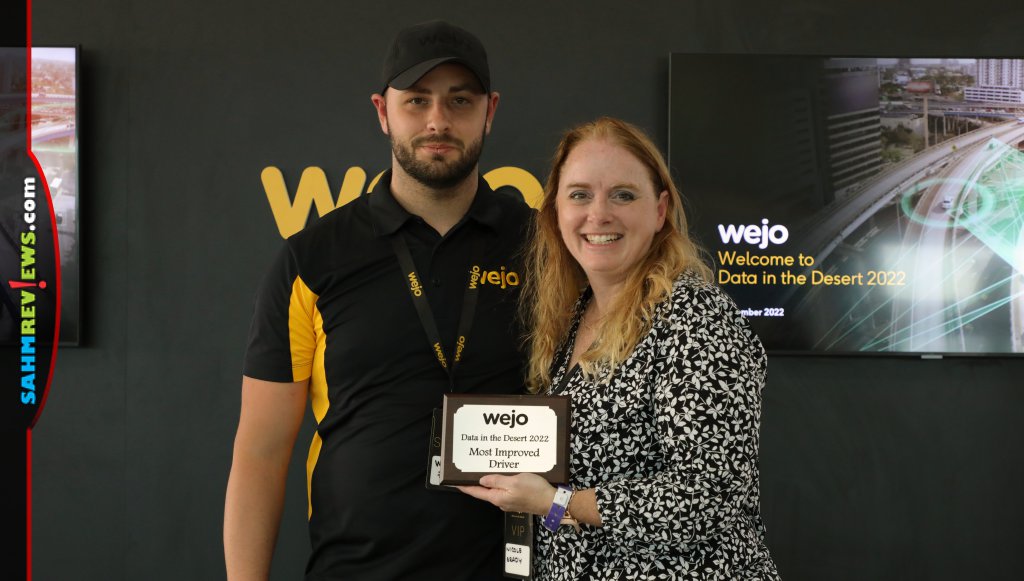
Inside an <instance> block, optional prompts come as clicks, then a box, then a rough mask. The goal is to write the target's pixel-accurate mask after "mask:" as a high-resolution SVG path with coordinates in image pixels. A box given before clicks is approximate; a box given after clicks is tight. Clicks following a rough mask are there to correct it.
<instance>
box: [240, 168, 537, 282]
mask: <svg viewBox="0 0 1024 581" xmlns="http://www.w3.org/2000/svg"><path fill="white" fill-rule="evenodd" d="M383 173H384V172H381V173H379V174H377V175H376V176H375V177H374V178H373V180H372V181H370V184H369V186H367V185H366V172H365V171H363V169H362V168H360V167H350V168H349V169H348V171H346V172H345V177H344V178H343V179H342V182H341V188H340V189H339V190H338V197H337V199H335V197H334V196H333V194H332V193H331V186H330V184H328V183H327V174H325V173H324V170H322V169H320V168H319V167H307V168H306V169H305V170H303V172H302V177H300V178H299V185H298V187H297V188H296V189H295V196H294V197H293V196H291V195H289V192H288V186H287V185H286V184H285V182H284V174H282V173H281V170H280V169H278V168H276V167H274V166H269V167H266V168H264V169H263V172H262V173H261V174H260V179H261V180H262V181H263V190H264V191H265V192H266V194H267V201H268V202H270V210H271V211H272V212H273V213H274V221H275V222H277V231H278V232H279V233H280V234H281V237H282V238H287V237H289V236H291V235H292V234H295V233H296V232H298V231H299V230H302V229H303V228H304V227H305V226H306V220H307V219H308V218H309V211H310V209H311V208H312V207H313V206H316V212H317V215H319V216H323V215H324V214H326V213H327V212H330V211H331V210H333V209H335V208H340V207H341V206H344V205H345V204H347V203H349V202H351V201H352V200H354V199H356V198H358V197H359V196H360V195H362V194H363V192H372V191H373V186H375V185H377V181H378V180H379V179H380V176H381V175H382V174H383ZM484 179H485V180H487V183H488V184H490V186H491V187H492V188H494V189H497V188H500V187H504V186H511V187H513V188H515V189H517V190H519V193H520V194H522V195H523V199H524V200H526V203H527V204H529V205H530V206H532V207H534V208H539V207H540V201H541V196H542V195H543V188H542V187H541V185H540V182H539V181H537V178H535V177H533V174H531V173H530V172H528V171H526V170H524V169H520V168H518V167H500V168H498V169H494V170H491V171H489V172H487V173H486V174H484ZM488 282H489V281H488ZM506 283H507V281H506ZM492 284H493V283H492ZM499 284H500V283H499Z"/></svg>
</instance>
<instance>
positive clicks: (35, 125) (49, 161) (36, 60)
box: [31, 46, 81, 345]
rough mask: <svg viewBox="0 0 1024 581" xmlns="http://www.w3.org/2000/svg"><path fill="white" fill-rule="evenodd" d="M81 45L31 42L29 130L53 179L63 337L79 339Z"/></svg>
mask: <svg viewBox="0 0 1024 581" xmlns="http://www.w3.org/2000/svg"><path fill="white" fill-rule="evenodd" d="M78 53H79V50H78V48H77V47H56V46H49V47H38V46H36V47H32V61H31V62H32V71H31V80H32V85H31V91H32V93H31V120H32V125H31V135H32V153H33V155H35V157H36V160H37V161H38V162H39V166H40V167H41V168H42V171H43V175H44V176H45V178H46V182H47V184H48V185H49V189H50V197H51V200H52V202H53V213H54V217H55V219H56V225H57V239H58V243H59V246H60V269H61V318H60V343H61V344H63V345H76V344H78V342H79V337H80V331H81V309H80V299H81V297H80V285H79V274H80V266H79V257H80V251H79V217H78V215H79V197H78V185H79V177H78V175H79V174H78V61H79V58H78V56H79V55H78Z"/></svg>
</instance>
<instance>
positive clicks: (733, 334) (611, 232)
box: [463, 118, 778, 580]
mask: <svg viewBox="0 0 1024 581" xmlns="http://www.w3.org/2000/svg"><path fill="white" fill-rule="evenodd" d="M537 219H538V223H537V228H536V231H535V234H534V240H533V247H532V249H531V264H530V273H529V274H530V276H528V277H527V279H526V280H527V283H526V284H527V285H528V286H527V288H526V289H525V290H526V297H525V302H524V306H525V307H524V308H525V309H526V310H527V312H528V316H529V318H530V321H531V323H532V329H533V331H532V333H531V335H530V337H529V341H528V343H529V348H530V369H529V375H530V378H529V379H530V386H531V390H532V391H535V392H544V393H551V394H568V395H569V396H571V398H572V407H573V418H572V428H571V432H572V436H571V437H572V442H571V445H570V446H571V450H570V463H571V466H570V468H571V473H572V476H571V482H570V484H571V487H572V489H573V491H572V494H571V497H570V499H569V502H568V510H567V513H568V514H569V517H568V518H567V519H566V521H565V522H569V523H571V524H572V525H574V526H561V527H557V529H556V530H555V531H549V530H547V529H546V528H544V527H540V526H538V527H536V531H537V538H536V542H535V558H534V570H535V578H537V579H556V580H567V579H680V578H685V579H777V578H778V573H777V571H776V568H775V565H774V563H773V562H772V559H771V556H770V554H769V552H768V548H767V546H766V544H765V540H764V525H763V524H762V521H761V516H760V511H759V490H758V432H759V427H760V414H761V390H762V388H763V386H764V378H765V353H764V349H763V348H762V346H761V343H760V341H759V340H758V338H757V337H756V336H755V334H754V333H753V331H751V329H750V328H749V326H748V325H747V322H746V321H745V319H743V317H742V316H740V314H739V311H738V310H737V308H736V306H735V304H734V303H733V302H732V301H731V300H730V299H729V298H728V297H727V296H726V295H725V294H724V293H723V292H722V291H720V290H719V289H718V288H717V287H715V286H714V285H713V284H712V283H711V282H709V279H710V278H711V276H710V271H709V269H708V267H707V266H706V265H705V264H704V263H703V262H702V261H701V258H700V251H699V249H698V248H697V247H696V245H695V244H694V243H693V242H692V241H691V240H690V239H689V237H688V235H687V225H686V219H685V216H684V214H683V211H682V207H681V203H680V198H679V192H678V191H677V190H676V187H675V185H674V184H673V183H672V180H671V177H670V176H669V172H668V168H667V167H666V164H665V161H664V159H663V158H662V156H661V154H660V153H659V152H658V150H657V148H656V147H655V146H654V144H653V143H652V142H651V141H650V139H649V138H647V137H646V136H645V135H644V134H643V133H642V132H641V131H640V130H639V129H637V128H636V127H634V126H632V125H630V124H628V123H625V122H623V121H619V120H616V119H610V118H601V119H598V120H596V121H594V122H592V123H587V124H584V125H581V126H578V127H576V128H574V129H572V130H570V131H569V132H568V133H567V134H566V135H565V137H564V138H563V139H562V142H561V144H560V145H559V147H558V150H557V152H556V154H555V159H554V164H553V168H552V171H551V175H550V176H549V178H548V181H547V185H546V187H545V190H544V200H543V202H542V205H541V208H540V212H539V214H538V218H537ZM581 289H582V292H581ZM480 484H481V486H477V487H464V488H463V491H464V492H466V493H468V494H471V495H473V496H475V497H477V498H481V499H484V500H487V501H489V502H491V503H493V504H495V505H497V506H498V507H500V508H501V509H502V510H506V511H521V512H529V513H532V514H536V515H540V516H545V515H548V514H549V511H550V510H551V507H552V501H553V500H554V499H555V498H556V496H555V493H556V489H555V487H553V486H552V485H551V484H548V483H547V482H546V481H545V480H544V479H543V478H541V477H540V476H537V475H535V474H518V475H514V476H504V475H489V476H485V477H484V478H482V479H481V481H480ZM565 494H568V493H565ZM565 494H563V495H561V496H562V497H564V496H565ZM576 523H578V526H579V528H578V529H577V528H576Z"/></svg>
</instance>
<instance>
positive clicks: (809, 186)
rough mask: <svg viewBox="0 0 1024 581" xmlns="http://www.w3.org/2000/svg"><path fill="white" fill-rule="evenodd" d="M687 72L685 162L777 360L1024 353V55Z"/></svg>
mask: <svg viewBox="0 0 1024 581" xmlns="http://www.w3.org/2000/svg"><path fill="white" fill-rule="evenodd" d="M670 63H671V64H670V82H669V85H670V96H669V109H670V110H669V148H668V149H669V163H670V165H671V167H672V171H673V172H674V175H675V176H676V177H677V179H678V181H679V184H680V189H681V191H682V193H683V196H684V200H685V203H686V205H687V207H688V209H689V212H690V219H691V227H692V229H693V232H694V233H695V235H696V236H697V237H698V239H699V240H700V242H701V243H702V244H703V246H704V247H705V248H706V249H707V251H708V253H709V259H710V260H711V261H712V262H713V263H714V267H715V270H716V273H715V276H716V279H717V282H718V283H719V284H720V285H721V286H722V287H723V288H724V289H725V290H726V291H727V292H728V293H729V294H730V295H731V296H732V297H733V298H734V299H735V301H736V302H737V304H738V306H739V307H740V308H741V309H742V311H743V313H744V315H746V316H747V318H748V319H749V320H750V321H751V323H752V325H753V326H754V328H755V330H756V331H757V332H758V334H759V335H760V337H761V339H762V341H763V342H764V343H765V345H766V347H767V348H768V349H769V351H772V352H775V353H800V354H810V353H818V354H906V355H910V354H913V355H1020V354H1024V58H1022V59H1005V58H999V59H997V58H978V57H948V58H915V57H898V56H897V57H889V58H878V57H870V58H865V57H842V56H789V55H737V54H681V53H675V54H672V55H671V59H670Z"/></svg>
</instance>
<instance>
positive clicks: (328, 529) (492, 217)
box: [244, 172, 533, 581]
mask: <svg viewBox="0 0 1024 581" xmlns="http://www.w3.org/2000/svg"><path fill="white" fill-rule="evenodd" d="M532 212H533V211H532V210H531V209H530V208H529V207H528V206H527V205H526V203H525V202H524V201H523V200H522V197H521V196H520V195H519V194H518V193H515V192H513V193H511V194H509V193H504V192H501V193H498V192H494V191H492V190H491V188H490V187H489V186H488V185H487V183H486V182H485V181H484V180H483V179H481V180H480V182H479V186H478V189H477V194H476V196H475V198H474V200H473V203H472V205H471V206H470V208H469V211H468V212H467V214H466V215H465V216H464V217H463V219H462V220H461V221H460V222H459V223H458V224H457V225H456V226H455V227H453V228H452V229H451V230H450V231H449V232H448V233H447V234H446V235H445V236H444V237H442V236H440V235H439V234H438V233H437V232H436V231H435V230H434V229H433V228H431V227H430V226H428V225H427V224H426V223H425V222H423V220H422V219H420V218H419V217H417V216H413V215H411V214H409V213H408V212H406V211H405V210H404V209H403V208H402V207H401V206H400V205H399V204H398V203H397V202H396V201H395V199H394V197H393V196H392V195H391V191H390V172H389V173H386V174H385V175H384V176H382V178H381V180H380V182H379V183H378V185H377V186H376V188H375V190H374V192H373V193H372V194H369V195H367V196H362V197H360V198H357V199H356V200H354V201H352V202H351V203H349V204H347V205H345V206H343V207H341V208H339V209H337V210H335V211H333V212H331V213H329V214H327V215H326V216H324V217H323V218H321V219H320V220H318V221H317V222H315V223H314V224H312V225H311V226H309V227H308V228H306V229H305V230H303V231H301V232H299V233H297V234H295V235H294V236H292V237H290V238H289V239H288V240H287V241H286V244H285V245H284V248H283V250H282V252H281V253H280V255H279V256H278V257H277V259H276V261H275V262H274V264H273V266H272V268H271V270H270V272H269V274H268V275H267V276H266V278H265V279H264V281H263V283H262V285H261V288H260V290H259V292H258V294H257V298H256V306H255V313H254V316H253V320H252V327H251V330H250V335H249V344H248V349H247V351H246V356H245V365H244V373H245V374H246V375H248V376H250V377H254V378H257V379H263V380H268V381H281V382H291V381H302V380H305V379H309V380H310V384H309V385H310V387H309V393H310V398H311V402H312V407H313V414H314V416H315V417H316V421H317V431H316V434H315V436H314V438H313V442H312V444H311V446H310V451H309V458H308V461H307V476H308V479H309V480H308V483H309V500H310V517H309V527H310V537H311V540H312V545H313V547H312V549H313V551H312V555H311V557H310V560H309V564H308V566H307V570H306V573H307V574H306V579H307V581H313V580H317V581H319V580H325V579H360V580H364V579H451V580H456V579H465V580H478V579H503V576H502V560H503V549H502V546H503V545H502V515H501V512H500V511H499V510H498V509H496V508H494V507H492V506H490V505H488V504H486V503H484V502H481V501H478V500H475V499H473V498H470V497H468V496H466V495H464V494H462V493H459V492H438V491H430V490H427V489H426V488H425V487H424V482H425V480H426V470H427V444H428V441H427V440H428V437H429V433H430V423H431V410H432V409H433V408H435V407H440V406H441V403H442V396H443V394H444V393H445V392H447V391H448V390H449V379H448V375H447V373H446V372H445V370H444V369H443V368H442V367H441V365H440V364H439V362H438V360H437V358H436V357H435V355H434V353H433V351H432V350H431V348H430V345H429V343H428V339H427V334H426V332H425V331H424V328H423V325H422V324H421V322H420V318H419V317H418V316H417V313H416V310H415V307H414V304H413V299H412V296H411V294H410V287H409V285H408V284H407V279H406V275H405V273H404V272H403V271H402V270H401V268H400V267H399V264H398V260H397V258H396V254H395V250H394V248H393V246H392V243H391V241H390V239H389V237H391V236H402V237H403V238H404V239H405V240H406V242H407V244H408V247H409V250H410V254H411V256H412V259H413V262H414V264H415V267H416V270H417V272H418V273H419V278H420V280H421V284H422V286H423V289H424V292H425V294H426V297H427V300H428V302H429V306H430V308H431V311H432V312H433V315H434V317H435V319H436V321H437V327H438V329H439V331H440V334H441V337H442V342H443V344H444V346H445V350H446V356H447V358H448V361H451V360H452V358H451V351H452V347H453V346H454V343H455V335H456V329H457V326H458V321H459V317H460V313H461V311H462V306H463V297H464V291H465V289H466V284H467V282H468V280H469V276H468V275H469V271H470V268H471V266H473V265H474V264H475V265H476V266H479V267H480V269H481V270H482V271H486V273H495V274H494V275H487V276H485V277H484V278H485V279H486V280H485V281H484V282H483V284H481V286H480V287H479V294H478V299H477V307H476V311H475V317H474V318H473V320H472V325H471V327H470V332H469V334H468V336H467V340H466V342H465V346H464V349H463V352H462V358H461V361H460V363H459V366H458V368H457V370H456V376H455V389H456V391H461V392H472V393H521V392H522V390H523V372H524V369H525V359H524V357H523V356H522V355H521V354H520V353H519V350H518V347H519V340H520V337H521V335H522V333H521V329H520V328H519V327H518V324H517V320H516V316H515V314H516V301H517V298H518V294H519V289H520V288H521V285H522V283H523V269H522V266H521V250H522V247H523V241H524V237H525V235H526V232H527V230H528V222H529V220H530V219H531V214H532Z"/></svg>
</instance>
